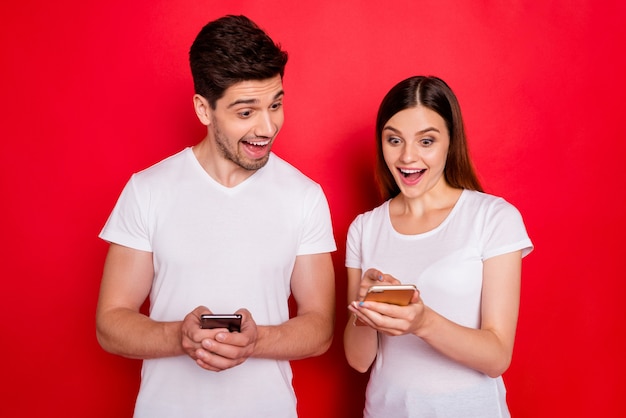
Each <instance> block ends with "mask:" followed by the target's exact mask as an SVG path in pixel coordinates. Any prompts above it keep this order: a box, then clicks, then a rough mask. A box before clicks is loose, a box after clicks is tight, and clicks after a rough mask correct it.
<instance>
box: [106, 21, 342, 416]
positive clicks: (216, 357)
mask: <svg viewBox="0 0 626 418" xmlns="http://www.w3.org/2000/svg"><path fill="white" fill-rule="evenodd" d="M189 55H190V63H191V70H192V75H193V78H194V85H195V89H196V94H195V95H194V97H193V104H194V108H195V111H196V114H197V116H198V118H199V119H200V121H201V122H202V123H203V124H204V125H206V126H207V136H206V137H205V138H204V139H203V140H202V141H201V142H200V143H198V144H197V145H195V146H193V147H191V148H187V149H185V150H183V151H181V152H179V153H178V154H175V155H173V156H171V157H169V158H167V159H165V160H163V161H161V162H160V163H158V164H156V165H154V166H152V167H150V168H148V169H147V170H144V171H142V172H140V173H137V174H134V175H133V176H132V177H131V179H130V181H129V182H128V184H127V185H126V187H125V188H124V190H123V192H122V194H121V196H120V198H119V200H118V202H117V205H116V206H115V209H114V210H113V212H112V214H111V216H110V217H109V220H108V221H107V223H106V225H105V227H104V229H103V230H102V232H101V234H100V237H101V238H103V239H105V240H107V241H109V242H110V243H111V245H110V249H109V252H108V255H107V259H106V262H105V266H104V272H103V277H102V284H101V289H100V297H99V301H98V308H97V336H98V341H99V342H100V344H101V346H102V347H103V348H104V349H105V350H107V351H109V352H111V353H114V354H118V355H121V356H125V357H130V358H138V359H143V360H144V362H143V370H142V381H141V387H140V390H139V395H138V397H137V401H136V405H135V417H150V418H154V417H177V418H179V417H220V418H223V417H251V416H268V417H295V416H296V399H295V395H294V391H293V387H292V384H291V380H292V372H291V368H290V366H289V360H291V359H300V358H305V357H309V356H316V355H320V354H322V353H324V352H325V351H326V350H327V349H328V347H329V346H330V343H331V340H332V333H333V322H334V272H333V266H332V261H331V257H330V252H331V251H334V250H335V249H336V247H335V241H334V239H333V235H332V227H331V221H330V214H329V210H328V204H327V201H326V198H325V196H324V194H323V192H322V190H321V188H320V186H319V185H318V184H316V183H314V182H313V181H311V180H310V179H308V178H307V177H305V176H304V175H303V174H302V173H300V172H299V171H297V170H296V169H295V168H293V167H292V166H291V165H289V164H287V163H286V162H285V161H283V160H281V159H280V158H279V157H278V156H276V155H275V154H273V153H271V152H270V150H271V147H272V144H273V142H274V140H275V138H276V135H277V134H278V131H279V130H280V128H281V126H282V124H283V108H282V105H283V96H284V93H283V86H282V77H283V74H284V68H285V64H286V62H287V54H286V53H285V52H283V51H282V50H281V49H280V47H279V46H278V45H276V44H275V43H274V42H273V41H272V40H271V39H270V38H269V37H268V35H267V34H265V32H263V31H262V30H261V29H260V28H259V27H257V26H256V25H255V24H254V23H253V22H251V21H250V20H249V19H247V18H246V17H244V16H226V17H223V18H220V19H218V20H216V21H213V22H211V23H209V24H208V25H206V26H205V27H204V28H203V29H202V30H201V32H200V33H199V34H198V36H197V38H196V40H195V41H194V43H193V45H192V47H191V50H190V54H189ZM290 294H292V295H293V297H294V299H295V301H296V303H297V312H296V315H295V316H294V317H293V318H291V319H290V318H289V309H288V298H289V295H290ZM148 296H149V298H150V315H149V317H148V316H145V315H144V314H142V313H141V312H140V308H141V306H142V304H143V303H144V301H145V300H146V298H147V297H148ZM233 312H236V313H239V314H241V315H242V322H241V331H240V332H229V331H228V330H227V329H224V328H218V329H201V328H200V315H202V314H207V313H216V314H224V313H233ZM216 372H219V373H216Z"/></svg>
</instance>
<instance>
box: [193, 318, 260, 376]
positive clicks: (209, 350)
mask: <svg viewBox="0 0 626 418" xmlns="http://www.w3.org/2000/svg"><path fill="white" fill-rule="evenodd" d="M210 313H212V312H211V311H210V310H209V309H208V308H206V307H204V306H199V307H197V308H196V309H194V310H193V311H192V312H191V313H189V314H188V315H187V316H186V317H185V319H184V321H183V326H182V346H183V349H184V351H185V352H186V353H187V355H189V357H191V358H192V359H194V360H195V362H196V363H197V364H198V366H200V367H202V368H203V369H206V370H210V371H215V372H219V371H222V370H226V369H230V368H231V367H235V366H238V365H239V364H241V363H243V362H244V361H246V360H247V359H248V357H250V356H251V355H252V353H253V352H254V345H255V344H256V340H257V325H256V323H255V322H254V319H252V315H251V314H250V312H249V311H248V310H247V309H239V310H238V311H237V312H235V313H238V314H241V316H242V318H241V332H229V331H228V329H226V328H215V329H201V328H200V315H202V314H210Z"/></svg>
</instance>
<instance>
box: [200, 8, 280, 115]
mask: <svg viewBox="0 0 626 418" xmlns="http://www.w3.org/2000/svg"><path fill="white" fill-rule="evenodd" d="M189 63H190V65H191V74H192V76H193V83H194V88H195V91H196V93H197V94H199V95H201V96H203V97H204V98H205V99H207V101H208V102H209V105H210V106H211V108H213V109H215V104H216V102H217V100H219V99H220V98H221V97H222V96H223V95H224V91H225V90H226V89H227V88H229V87H230V86H232V85H233V84H236V83H239V82H241V81H246V80H265V79H268V78H272V77H274V76H276V75H279V74H280V76H281V78H282V77H283V75H284V74H285V65H286V64H287V53H286V52H285V51H283V50H281V49H280V45H279V44H276V43H275V42H274V41H273V40H272V39H271V38H270V37H269V36H268V35H267V34H266V33H265V32H264V31H263V30H262V29H261V28H259V27H258V26H257V25H256V24H255V23H254V22H252V21H251V20H250V19H248V18H247V17H245V16H233V15H227V16H224V17H221V18H219V19H217V20H214V21H212V22H209V23H208V24H207V25H206V26H204V27H203V28H202V30H201V31H200V33H199V34H198V36H197V37H196V39H195V41H194V42H193V44H192V45H191V49H190V50H189Z"/></svg>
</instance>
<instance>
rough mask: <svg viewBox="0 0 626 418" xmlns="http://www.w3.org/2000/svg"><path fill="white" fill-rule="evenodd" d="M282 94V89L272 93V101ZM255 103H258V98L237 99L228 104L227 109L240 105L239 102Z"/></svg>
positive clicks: (245, 103)
mask: <svg viewBox="0 0 626 418" xmlns="http://www.w3.org/2000/svg"><path fill="white" fill-rule="evenodd" d="M284 94H285V92H284V91H283V90H281V91H279V92H278V93H276V94H275V95H274V98H273V99H272V101H274V100H277V99H279V98H280V97H281V96H284ZM256 103H259V99H239V100H235V101H234V102H232V103H231V104H229V105H228V107H227V109H230V108H231V107H234V106H237V105H241V104H244V105H251V104H256Z"/></svg>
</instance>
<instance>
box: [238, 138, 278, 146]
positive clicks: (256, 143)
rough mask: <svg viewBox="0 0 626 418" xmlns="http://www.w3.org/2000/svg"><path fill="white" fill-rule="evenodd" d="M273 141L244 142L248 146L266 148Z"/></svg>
mask: <svg viewBox="0 0 626 418" xmlns="http://www.w3.org/2000/svg"><path fill="white" fill-rule="evenodd" d="M271 141H272V140H271V139H265V140H263V141H242V142H244V143H245V144H246V145H252V146H255V147H260V148H263V147H266V146H267V145H268V144H269V143H270V142H271Z"/></svg>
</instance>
